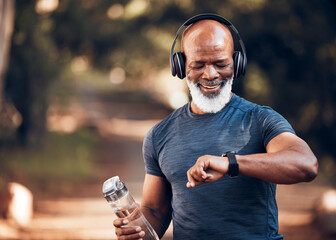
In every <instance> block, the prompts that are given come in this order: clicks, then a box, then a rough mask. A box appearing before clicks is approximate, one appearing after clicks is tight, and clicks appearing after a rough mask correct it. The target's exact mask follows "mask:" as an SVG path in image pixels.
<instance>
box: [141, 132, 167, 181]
mask: <svg viewBox="0 0 336 240" xmlns="http://www.w3.org/2000/svg"><path fill="white" fill-rule="evenodd" d="M153 132H154V127H153V128H152V129H151V130H149V132H148V133H147V135H146V137H145V139H144V142H143V146H142V153H143V158H144V162H145V169H146V173H148V174H151V175H155V176H159V177H164V174H163V173H162V171H161V168H160V165H159V157H158V155H157V153H156V150H155V147H154V144H153V142H154V139H153Z"/></svg>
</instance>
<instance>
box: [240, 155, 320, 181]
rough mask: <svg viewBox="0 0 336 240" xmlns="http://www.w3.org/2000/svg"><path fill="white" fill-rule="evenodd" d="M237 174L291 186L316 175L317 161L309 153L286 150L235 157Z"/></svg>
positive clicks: (309, 179) (311, 178)
mask: <svg viewBox="0 0 336 240" xmlns="http://www.w3.org/2000/svg"><path fill="white" fill-rule="evenodd" d="M236 158H237V162H238V164H239V174H241V175H246V176H250V177H255V178H260V179H262V180H265V181H268V182H273V183H279V184H293V183H298V182H308V181H311V180H313V179H314V178H315V176H316V175H317V161H316V158H315V156H314V155H313V154H312V153H309V152H302V151H297V150H296V149H288V150H283V151H280V152H273V153H262V154H251V155H237V156H236Z"/></svg>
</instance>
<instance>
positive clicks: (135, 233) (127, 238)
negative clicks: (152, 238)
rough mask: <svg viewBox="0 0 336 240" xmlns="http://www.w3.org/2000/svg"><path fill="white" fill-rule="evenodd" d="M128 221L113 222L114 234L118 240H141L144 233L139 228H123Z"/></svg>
mask: <svg viewBox="0 0 336 240" xmlns="http://www.w3.org/2000/svg"><path fill="white" fill-rule="evenodd" d="M128 223H129V221H128V220H127V219H125V218H118V219H116V220H114V221H113V225H114V226H115V233H116V235H117V237H118V240H131V239H142V237H143V236H145V232H144V231H141V227H125V225H127V224H128Z"/></svg>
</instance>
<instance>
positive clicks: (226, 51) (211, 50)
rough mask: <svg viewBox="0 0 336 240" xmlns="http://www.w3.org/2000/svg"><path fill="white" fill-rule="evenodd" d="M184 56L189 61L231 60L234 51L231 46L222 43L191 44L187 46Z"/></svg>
mask: <svg viewBox="0 0 336 240" xmlns="http://www.w3.org/2000/svg"><path fill="white" fill-rule="evenodd" d="M184 54H185V56H186V57H187V59H188V60H189V61H208V60H219V59H220V60H225V59H230V58H231V57H232V54H233V50H232V47H231V45H230V44H226V43H225V42H223V41H220V42H216V41H213V42H203V43H201V44H196V43H191V44H188V45H186V46H185V48H184Z"/></svg>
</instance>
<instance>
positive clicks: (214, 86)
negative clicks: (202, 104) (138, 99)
mask: <svg viewBox="0 0 336 240" xmlns="http://www.w3.org/2000/svg"><path fill="white" fill-rule="evenodd" d="M200 86H202V87H204V88H206V89H215V88H218V87H220V86H221V84H211V85H208V84H201V83H200Z"/></svg>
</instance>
